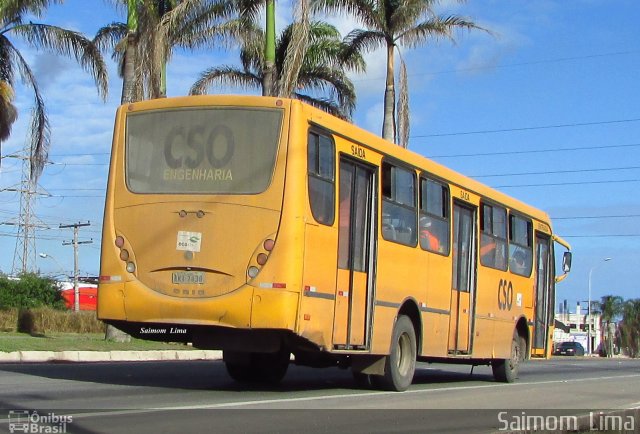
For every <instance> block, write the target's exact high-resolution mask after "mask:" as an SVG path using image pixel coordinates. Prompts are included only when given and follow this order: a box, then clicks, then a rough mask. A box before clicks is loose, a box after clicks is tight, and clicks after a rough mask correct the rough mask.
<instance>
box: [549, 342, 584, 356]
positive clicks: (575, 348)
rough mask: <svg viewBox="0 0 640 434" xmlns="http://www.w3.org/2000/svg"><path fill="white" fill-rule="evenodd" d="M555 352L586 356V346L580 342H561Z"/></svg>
mask: <svg viewBox="0 0 640 434" xmlns="http://www.w3.org/2000/svg"><path fill="white" fill-rule="evenodd" d="M553 354H554V355H555V356H584V347H583V346H582V345H581V344H580V343H579V342H561V343H559V344H558V346H557V347H556V349H555V351H554V352H553Z"/></svg>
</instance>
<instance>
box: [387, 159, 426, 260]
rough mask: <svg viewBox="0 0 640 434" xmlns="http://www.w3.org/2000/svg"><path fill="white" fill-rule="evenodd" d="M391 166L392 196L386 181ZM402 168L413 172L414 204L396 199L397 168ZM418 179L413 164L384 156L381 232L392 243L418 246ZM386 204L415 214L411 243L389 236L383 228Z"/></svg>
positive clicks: (410, 172)
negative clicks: (386, 192) (387, 170)
mask: <svg viewBox="0 0 640 434" xmlns="http://www.w3.org/2000/svg"><path fill="white" fill-rule="evenodd" d="M387 167H389V168H390V169H393V170H390V172H391V175H390V184H391V186H390V196H387V195H386V194H385V187H386V185H385V182H386V181H387V180H386V179H385V178H386V176H385V174H386V168H387ZM398 169H399V170H402V171H405V172H407V173H409V174H411V177H412V178H413V179H412V182H413V197H412V199H413V204H412V205H407V204H404V203H402V202H399V201H397V200H396V198H397V196H398V195H397V190H396V188H395V185H396V181H395V179H396V177H395V174H394V172H395V170H398ZM417 179H418V176H417V174H416V169H415V168H414V167H412V166H409V165H407V164H403V163H402V162H400V161H397V160H395V159H390V158H384V159H383V160H382V162H381V163H380V197H381V199H382V200H381V211H382V212H381V222H380V228H381V232H382V238H383V239H384V240H385V241H389V242H392V243H396V244H400V245H403V246H407V247H414V248H415V247H417V246H418V197H417V195H418V188H417V183H416V180H417ZM385 204H388V205H391V206H393V207H397V208H400V209H401V210H405V211H412V214H413V219H412V223H413V227H410V228H409V229H411V230H412V231H413V234H412V235H411V236H412V238H411V239H410V241H412V242H411V243H408V242H403V241H402V240H400V239H398V238H397V237H395V238H394V237H389V236H387V233H385V231H384V230H383V229H384V227H385V221H384V219H385ZM390 226H391V227H393V225H390ZM394 232H395V228H394Z"/></svg>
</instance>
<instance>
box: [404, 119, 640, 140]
mask: <svg viewBox="0 0 640 434" xmlns="http://www.w3.org/2000/svg"><path fill="white" fill-rule="evenodd" d="M638 121H640V118H631V119H616V120H609V121H596V122H575V123H570V124H555V125H539V126H533V127H519V128H504V129H497V130H477V131H460V132H455V133H436V134H421V135H415V136H409V138H410V139H418V138H425V137H449V136H467V135H471V134H493V133H508V132H515V131H532V130H545V129H552V128H573V127H583V126H590V125H608V124H622V123H629V122H638Z"/></svg>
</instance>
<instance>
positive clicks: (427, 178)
mask: <svg viewBox="0 0 640 434" xmlns="http://www.w3.org/2000/svg"><path fill="white" fill-rule="evenodd" d="M418 181H419V182H418V216H419V218H418V231H419V232H420V220H421V219H422V218H423V217H425V218H430V219H434V220H436V221H439V222H443V223H445V225H446V228H447V234H446V243H447V246H446V249H445V250H443V251H440V250H434V249H431V248H429V247H428V246H427V247H426V248H425V247H424V246H423V245H422V242H419V244H420V248H421V249H422V250H424V251H427V252H431V253H435V254H437V255H441V256H449V254H450V253H451V188H450V186H449V183H448V182H446V181H444V180H440V179H437V178H435V177H434V176H431V175H430V174H428V173H426V172H423V173H421V174H420V176H419V178H418ZM423 181H424V182H425V183H427V182H433V183H434V184H437V185H438V186H440V187H443V189H444V192H445V194H446V198H444V201H443V205H445V207H446V208H445V210H444V211H445V214H446V215H445V217H440V216H438V215H435V214H432V213H430V212H429V211H428V210H427V208H428V206H427V205H426V204H425V206H423V203H422V202H423V201H422V198H423V194H422V192H423V187H422V186H423V184H422V183H423ZM426 199H427V203H428V201H429V195H428V194H427V197H426ZM438 241H439V242H442V240H440V239H438Z"/></svg>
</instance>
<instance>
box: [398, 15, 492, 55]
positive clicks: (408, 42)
mask: <svg viewBox="0 0 640 434" xmlns="http://www.w3.org/2000/svg"><path fill="white" fill-rule="evenodd" d="M473 29H475V30H482V31H485V32H488V33H491V32H489V31H488V30H487V29H484V28H483V27H480V26H478V25H477V24H475V23H474V22H473V21H470V20H468V19H466V18H462V17H458V16H446V17H433V18H430V19H428V20H426V21H423V22H421V23H419V24H417V25H416V26H414V27H412V28H410V29H408V30H406V31H405V32H403V33H401V34H399V35H398V36H397V37H396V41H398V42H399V43H401V44H402V45H403V46H406V47H411V48H413V47H416V46H417V45H419V44H422V43H424V42H425V41H426V40H427V39H430V38H434V39H439V38H445V39H449V40H450V41H452V42H455V38H454V32H455V31H456V30H473Z"/></svg>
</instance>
